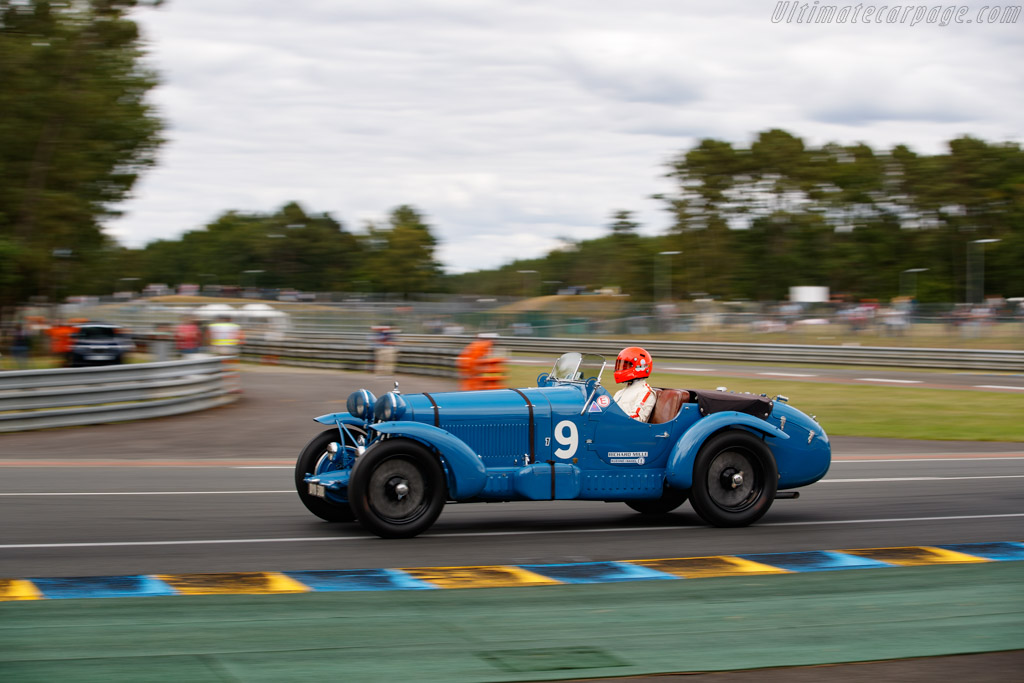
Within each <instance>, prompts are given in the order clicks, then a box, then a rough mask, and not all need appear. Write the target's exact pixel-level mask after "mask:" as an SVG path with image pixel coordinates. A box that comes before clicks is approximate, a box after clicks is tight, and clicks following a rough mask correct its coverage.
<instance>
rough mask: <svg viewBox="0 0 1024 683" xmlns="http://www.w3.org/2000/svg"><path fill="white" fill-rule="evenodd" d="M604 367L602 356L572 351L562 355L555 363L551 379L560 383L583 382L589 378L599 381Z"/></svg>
mask: <svg viewBox="0 0 1024 683" xmlns="http://www.w3.org/2000/svg"><path fill="white" fill-rule="evenodd" d="M604 366H605V358H604V356H597V355H594V354H590V353H586V354H583V353H576V352H575V351H573V352H571V353H566V354H563V355H562V356H561V357H560V358H559V359H558V360H556V361H555V367H554V368H552V369H551V379H554V380H557V381H562V382H585V381H587V380H588V379H591V378H597V379H598V380H600V377H601V372H602V371H603V370H604Z"/></svg>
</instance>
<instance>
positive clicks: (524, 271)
mask: <svg viewBox="0 0 1024 683" xmlns="http://www.w3.org/2000/svg"><path fill="white" fill-rule="evenodd" d="M516 272H517V273H519V274H520V275H522V276H523V298H524V299H525V298H526V276H527V275H535V274H536V273H537V271H536V270H517V271H516Z"/></svg>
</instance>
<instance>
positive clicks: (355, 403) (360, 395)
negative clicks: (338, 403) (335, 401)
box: [345, 389, 377, 420]
mask: <svg viewBox="0 0 1024 683" xmlns="http://www.w3.org/2000/svg"><path fill="white" fill-rule="evenodd" d="M376 402H377V397H376V396H374V395H373V394H372V393H371V392H369V391H367V390H366V389H360V390H358V391H353V392H352V393H351V394H350V395H349V397H348V400H347V401H345V407H346V408H347V409H348V412H349V414H350V415H352V416H353V417H358V418H359V419H360V420H369V419H370V418H371V417H372V416H373V406H374V404H375V403H376Z"/></svg>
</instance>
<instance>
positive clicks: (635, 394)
mask: <svg viewBox="0 0 1024 683" xmlns="http://www.w3.org/2000/svg"><path fill="white" fill-rule="evenodd" d="M653 368H654V360H653V359H651V354H649V353H647V351H645V350H644V349H641V348H640V347H639V346H627V347H626V348H624V349H622V351H619V355H618V357H617V358H616V359H615V382H616V383H617V384H622V383H623V382H625V383H626V386H625V387H624V388H622V389H619V390H618V391H617V392H616V393H615V402H616V403H618V404H619V407H620V408H622V410H623V411H625V413H626V415H629V416H630V417H631V418H633V419H634V420H639V421H640V422H647V419H648V418H649V417H650V416H651V411H652V410H654V403H655V401H657V400H658V397H657V395H656V394H655V393H654V389H652V388H651V385H649V384H648V383H647V380H646V379H645V378H646V377H650V376H651V370H652V369H653Z"/></svg>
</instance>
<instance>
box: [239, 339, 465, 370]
mask: <svg viewBox="0 0 1024 683" xmlns="http://www.w3.org/2000/svg"><path fill="white" fill-rule="evenodd" d="M467 343H468V342H467ZM460 351H461V347H456V346H440V345H439V346H426V345H416V346H413V345H411V344H402V345H400V346H398V360H397V367H396V370H397V371H398V372H399V373H401V374H405V375H429V376H432V377H456V376H457V375H458V372H457V371H456V368H455V359H456V358H457V357H458V355H459V352H460ZM241 356H242V358H244V359H245V360H251V361H259V362H262V363H271V364H280V365H295V366H301V367H311V368H330V369H334V370H362V371H366V372H373V369H374V349H373V345H372V343H370V342H368V341H365V339H359V338H350V339H344V338H343V339H340V340H339V341H337V342H334V343H332V342H328V341H326V340H324V339H323V338H322V337H316V338H313V339H309V338H306V337H289V338H288V339H284V340H281V341H275V342H269V341H255V340H253V341H250V340H246V341H245V343H244V344H243V345H242V350H241Z"/></svg>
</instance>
